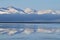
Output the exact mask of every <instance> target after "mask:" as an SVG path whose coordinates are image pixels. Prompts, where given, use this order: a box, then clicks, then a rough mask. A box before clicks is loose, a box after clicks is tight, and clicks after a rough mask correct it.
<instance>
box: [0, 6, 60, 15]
mask: <svg viewBox="0 0 60 40" xmlns="http://www.w3.org/2000/svg"><path fill="white" fill-rule="evenodd" d="M17 13H18V14H38V15H41V14H60V10H34V9H31V8H26V9H23V10H22V9H19V8H15V7H13V6H9V7H7V8H0V14H17Z"/></svg>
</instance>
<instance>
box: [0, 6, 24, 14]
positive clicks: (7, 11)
mask: <svg viewBox="0 0 60 40" xmlns="http://www.w3.org/2000/svg"><path fill="white" fill-rule="evenodd" d="M16 13H24V11H23V10H22V9H18V8H15V7H13V6H9V7H7V8H0V14H16Z"/></svg>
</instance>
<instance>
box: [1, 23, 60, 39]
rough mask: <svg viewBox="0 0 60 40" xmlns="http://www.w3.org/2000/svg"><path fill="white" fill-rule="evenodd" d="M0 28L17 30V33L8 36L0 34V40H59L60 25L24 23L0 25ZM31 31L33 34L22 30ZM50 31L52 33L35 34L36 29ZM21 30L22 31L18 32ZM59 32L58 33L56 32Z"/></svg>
mask: <svg viewBox="0 0 60 40" xmlns="http://www.w3.org/2000/svg"><path fill="white" fill-rule="evenodd" d="M0 28H2V29H8V30H13V29H15V30H17V31H18V32H17V33H15V34H13V35H9V34H8V32H7V33H1V32H0V40H60V24H57V23H54V24H47V23H46V24H27V23H26V24H25V23H0ZM26 28H28V29H33V32H31V33H29V32H28V34H27V33H24V30H25V29H26ZM38 28H40V29H44V30H46V31H47V30H51V31H52V29H54V31H52V32H45V31H43V32H37V29H38ZM20 29H23V30H22V31H19V30H20ZM57 30H59V31H57Z"/></svg>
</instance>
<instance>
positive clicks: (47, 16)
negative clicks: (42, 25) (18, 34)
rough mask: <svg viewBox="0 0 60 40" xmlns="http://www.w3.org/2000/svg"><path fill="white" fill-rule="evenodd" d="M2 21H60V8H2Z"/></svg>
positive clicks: (0, 13) (0, 17) (0, 16)
mask: <svg viewBox="0 0 60 40" xmlns="http://www.w3.org/2000/svg"><path fill="white" fill-rule="evenodd" d="M0 22H60V10H35V9H31V8H26V9H20V8H15V7H13V6H9V7H7V8H4V7H2V8H0Z"/></svg>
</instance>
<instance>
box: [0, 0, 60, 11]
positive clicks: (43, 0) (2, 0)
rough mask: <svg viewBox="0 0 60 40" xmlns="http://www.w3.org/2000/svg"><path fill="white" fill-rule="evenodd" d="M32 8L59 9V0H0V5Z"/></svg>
mask: <svg viewBox="0 0 60 40" xmlns="http://www.w3.org/2000/svg"><path fill="white" fill-rule="evenodd" d="M10 5H12V6H15V7H17V8H27V7H28V8H33V9H36V10H46V9H53V10H59V9H60V0H0V7H8V6H10Z"/></svg>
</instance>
